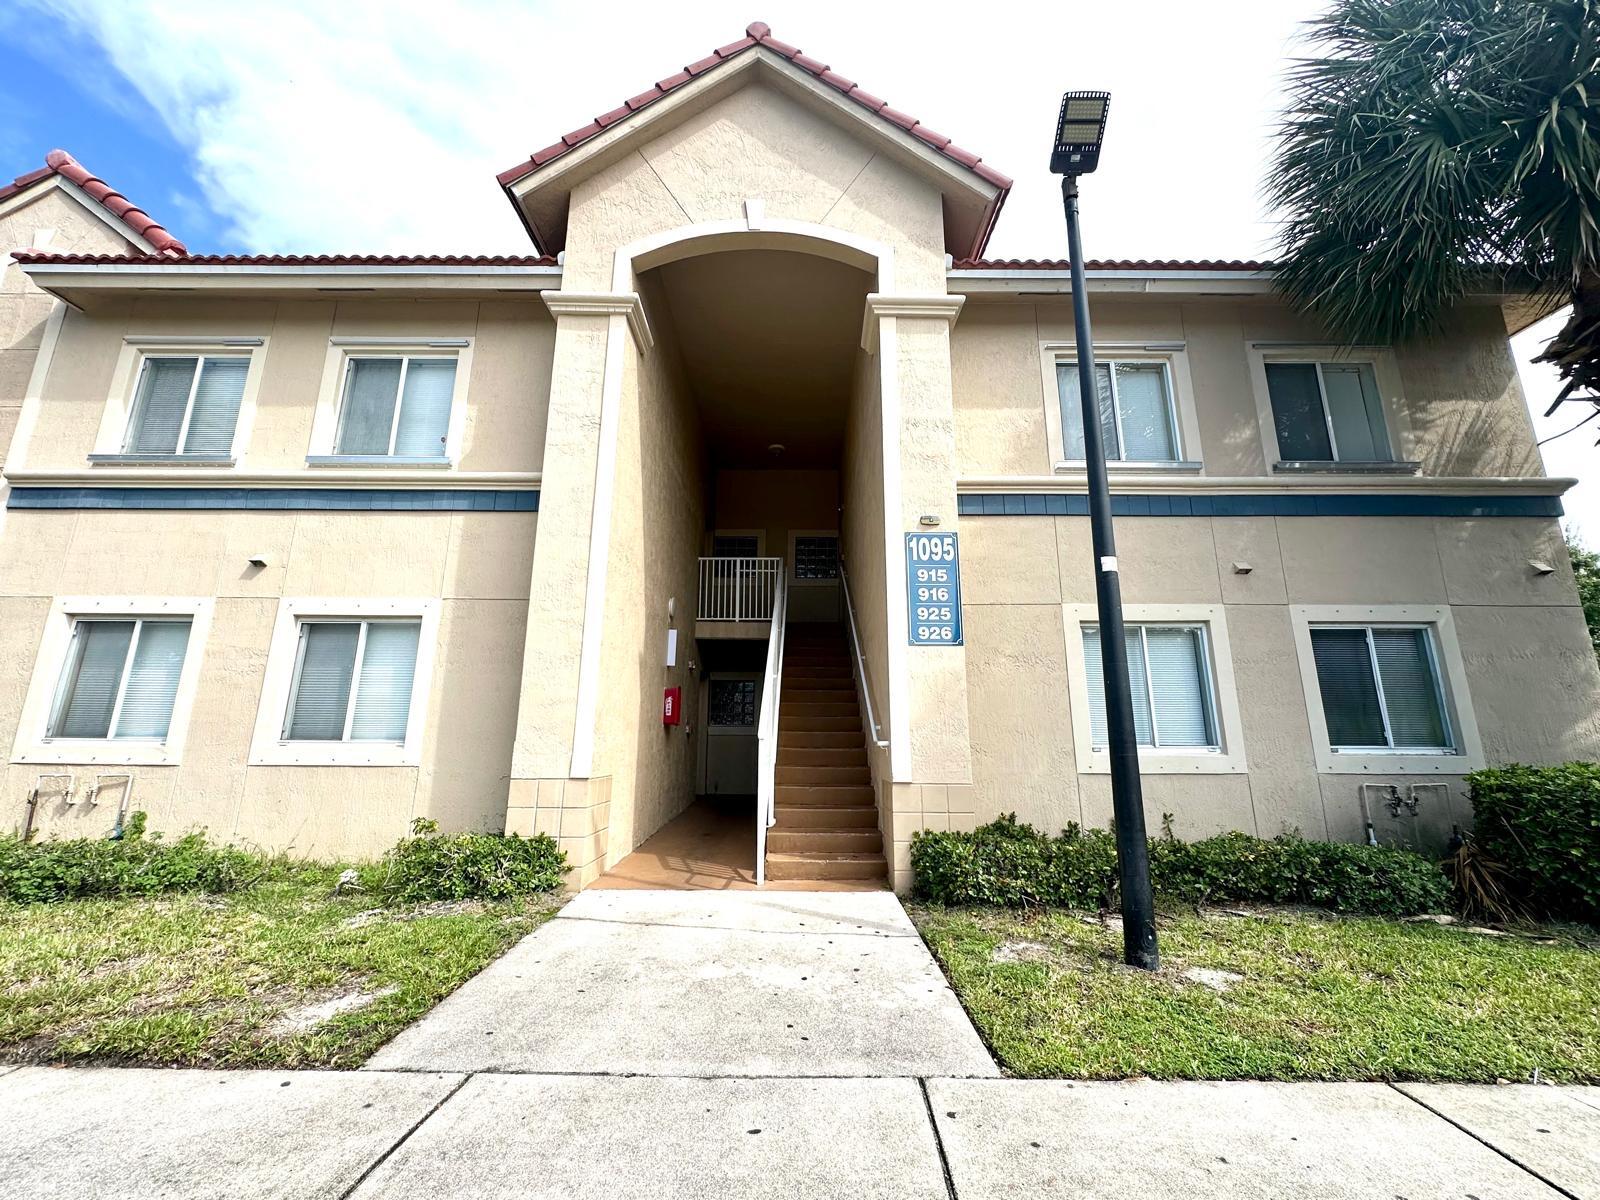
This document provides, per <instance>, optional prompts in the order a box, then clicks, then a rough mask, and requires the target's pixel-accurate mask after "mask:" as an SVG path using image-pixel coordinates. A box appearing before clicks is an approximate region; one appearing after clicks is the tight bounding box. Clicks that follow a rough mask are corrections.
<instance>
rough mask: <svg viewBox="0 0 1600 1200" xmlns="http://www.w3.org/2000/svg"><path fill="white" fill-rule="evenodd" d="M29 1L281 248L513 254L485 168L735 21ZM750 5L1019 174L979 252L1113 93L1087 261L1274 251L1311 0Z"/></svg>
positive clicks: (568, 10)
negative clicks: (1059, 132)
mask: <svg viewBox="0 0 1600 1200" xmlns="http://www.w3.org/2000/svg"><path fill="white" fill-rule="evenodd" d="M25 2H26V3H28V4H30V5H32V6H33V7H35V8H40V9H45V10H47V11H50V12H53V13H55V14H56V15H58V16H59V17H60V18H62V19H64V20H65V21H67V22H68V23H69V24H70V25H71V26H72V27H73V28H74V29H75V30H76V31H77V32H78V33H80V34H81V35H83V36H85V37H88V38H92V39H93V40H95V41H96V42H98V43H99V44H100V45H101V46H103V47H104V50H105V52H106V54H107V56H108V57H109V59H110V60H111V62H112V63H113V64H114V65H115V67H116V69H117V70H118V71H119V72H121V73H122V75H123V76H125V78H126V79H127V81H128V83H130V84H131V85H132V86H133V88H135V89H136V90H137V91H138V92H139V94H140V95H141V96H142V97H143V98H144V99H145V100H146V101H148V103H149V104H150V105H151V106H152V107H153V108H154V109H155V110H156V111H157V112H159V113H161V114H162V115H163V117H164V119H165V120H166V122H167V123H168V125H169V127H170V129H171V132H172V134H173V135H174V137H175V138H176V139H177V140H178V141H179V142H180V143H181V144H182V145H184V146H186V147H187V148H188V149H189V150H190V151H191V153H192V154H193V155H194V159H195V161H196V163H197V164H198V168H199V183H200V186H201V189H202V192H203V194H204V196H205V198H206V201H207V202H208V203H209V204H210V205H211V207H212V208H213V209H214V210H215V211H216V212H218V213H219V214H220V215H221V216H222V218H223V219H224V221H225V222H227V223H230V224H231V226H232V228H233V230H234V231H235V233H236V235H237V237H238V238H239V240H240V241H241V242H243V243H244V244H245V245H246V246H248V247H249V248H251V249H253V250H258V251H280V252H289V251H302V252H326V251H391V252H395V251H439V252H447V251H454V252H473V251H511V252H516V251H525V250H527V249H528V245H527V240H526V235H525V234H524V233H523V231H522V229H521V227H520V226H519V225H518V223H517V222H516V220H515V218H514V216H513V214H512V212H511V208H510V205H509V204H508V203H507V202H506V200H505V198H504V196H503V195H502V193H501V192H500V189H499V188H498V186H497V185H496V183H495V181H494V175H495V173H496V172H497V171H499V170H501V169H503V168H505V167H508V166H510V165H512V164H514V163H516V162H519V161H521V160H522V159H524V158H526V157H527V155H528V154H529V153H530V152H531V151H533V150H536V149H538V148H540V147H542V146H544V145H546V144H548V143H549V142H551V141H553V140H554V139H555V138H556V137H558V136H559V135H560V134H562V133H564V132H566V131H567V130H569V129H573V128H576V127H578V126H580V125H583V124H585V123H586V122H587V121H588V120H589V119H590V118H591V117H593V116H594V115H595V114H596V113H599V112H603V111H606V110H607V109H610V108H612V107H614V106H615V105H616V104H618V103H619V102H620V101H621V100H622V99H624V98H625V97H627V96H631V95H633V94H635V93H636V92H639V91H641V90H643V89H644V88H645V87H646V86H648V85H649V84H650V83H651V82H653V81H655V80H657V79H661V78H664V77H665V76H667V75H670V74H672V73H673V72H675V71H676V70H677V69H678V68H679V67H681V66H682V65H683V64H685V63H687V62H690V61H692V60H694V59H696V58H699V57H701V56H702V55H704V54H705V53H707V52H708V51H709V50H710V49H711V48H712V47H713V46H716V45H720V44H722V43H724V42H729V41H732V40H734V39H735V38H737V37H739V36H740V35H741V34H742V32H743V30H744V27H745V25H746V24H747V23H748V21H749V20H750V18H751V16H752V12H751V9H750V6H749V5H748V3H747V2H746V3H741V4H738V5H734V4H730V3H728V2H727V0H710V2H704V3H696V4H694V5H692V6H691V5H667V4H660V3H648V4H646V3H640V2H637V0H630V2H612V3H606V4H590V5H582V6H580V5H576V4H570V3H560V4H558V3H549V2H547V0H546V2H540V3H527V2H512V0H457V2H456V3H452V4H446V5H440V4H437V3H434V2H428V0H338V2H335V3H329V0H277V2H275V3H272V4H264V3H252V4H232V3H227V2H218V0H160V2H159V3H158V2H156V0H25ZM765 7H766V9H767V11H766V12H765V13H764V14H761V15H763V16H764V18H765V19H766V20H768V22H769V23H770V24H771V25H772V27H773V30H774V32H775V33H776V34H777V36H779V37H781V38H783V39H785V40H786V41H790V42H793V43H794V44H797V45H799V46H800V47H801V48H802V49H805V50H807V51H808V52H810V53H812V54H814V55H816V56H818V57H820V58H822V59H823V60H824V61H827V62H829V63H830V64H831V65H833V66H834V67H835V68H836V69H837V70H839V71H840V72H841V73H842V74H845V75H847V76H849V77H850V78H853V79H856V80H858V81H859V82H861V83H862V85H863V86H865V87H866V88H867V89H868V90H869V91H872V92H875V93H876V94H878V95H880V96H883V97H885V98H886V99H888V100H889V101H890V102H891V103H892V104H894V105H895V106H896V107H899V108H902V109H904V110H906V111H908V112H912V113H915V114H916V115H917V116H919V117H921V118H922V119H924V120H926V121H927V122H928V123H929V124H930V125H932V126H933V127H934V128H936V129H938V130H940V131H941V132H943V133H945V134H948V135H950V136H951V137H953V138H955V140H956V141H957V142H958V143H959V144H961V145H963V146H966V147H968V148H969V149H972V150H974V151H975V152H977V153H980V154H982V155H983V156H984V157H985V158H986V159H987V160H988V161H989V162H990V163H992V164H993V165H994V166H996V167H998V168H999V169H1000V170H1002V171H1006V172H1008V173H1009V174H1012V175H1013V176H1015V177H1016V180H1017V186H1016V188H1015V189H1014V191H1013V192H1012V195H1011V197H1010V199H1009V200H1008V201H1007V204H1006V210H1005V212H1004V214H1003V215H1002V217H1001V221H1000V226H999V228H998V230H997V231H996V234H995V237H994V240H993V242H992V244H991V246H990V252H991V254H993V255H996V256H1011V255H1015V256H1035V257H1059V256H1064V253H1065V248H1064V245H1063V242H1064V237H1063V234H1062V226H1061V215H1060V200H1059V195H1058V192H1057V181H1056V180H1055V178H1054V177H1053V176H1051V175H1049V174H1048V172H1047V171H1046V170H1045V165H1046V161H1047V157H1048V145H1049V138H1050V133H1051V131H1052V125H1053V119H1054V116H1055V107H1056V104H1057V102H1058V99H1059V96H1060V93H1061V91H1062V90H1064V89H1065V88H1068V87H1105V88H1108V89H1110V90H1111V92H1112V93H1113V99H1112V108H1111V118H1110V126H1109V130H1108V140H1107V146H1106V152H1105V156H1104V158H1103V160H1102V167H1101V172H1100V173H1099V174H1097V175H1096V176H1094V177H1093V178H1092V179H1090V180H1087V181H1086V182H1085V184H1084V193H1085V194H1084V213H1085V216H1084V222H1085V240H1086V249H1087V251H1088V253H1089V254H1090V255H1091V256H1092V257H1098V258H1113V257H1115V258H1123V257H1127V258H1133V257H1146V258H1157V257H1219V258H1234V257H1240V258H1246V257H1256V256H1264V255H1268V254H1270V253H1271V250H1272V240H1273V237H1272V235H1273V230H1272V226H1271V225H1270V223H1269V222H1268V221H1267V220H1266V219H1265V215H1264V213H1263V206H1262V203H1261V199H1260V190H1259V189H1260V182H1261V180H1262V178H1263V176H1264V174H1265V170H1266V165H1267V162H1268V159H1269V155H1270V141H1269V134H1270V128H1271V125H1272V123H1273V122H1274V120H1275V119H1276V114H1277V111H1278V109H1279V106H1280V91H1279V88H1280V84H1281V78H1282V72H1283V69H1284V66H1285V64H1286V58H1287V57H1288V56H1290V55H1292V54H1294V53H1297V52H1298V49H1297V47H1296V45H1295V44H1294V41H1293V39H1294V37H1295V34H1296V32H1297V27H1298V25H1299V23H1300V22H1301V21H1303V20H1305V19H1306V18H1308V17H1310V16H1311V15H1313V14H1314V13H1316V12H1317V11H1319V10H1320V8H1321V7H1322V4H1321V2H1320V0H1227V2H1220V3H1214V4H1196V3H1194V2H1193V0H1144V2H1143V3H1141V4H1139V5H1103V6H1102V5H1087V4H1083V3H1076V4H1052V5H1045V4H1041V3H1037V2H1029V3H1018V2H1016V0H991V2H990V3H987V4H984V5H982V6H974V5H972V4H970V3H961V4H949V3H934V4H924V5H920V6H917V7H915V8H914V9H913V8H908V7H907V6H904V5H868V4H862V3H860V2H859V0H849V2H840V0H819V2H808V3H797V2H796V0H784V2H783V3H773V2H771V0H769V2H768V3H767V4H766V5H765ZM97 87H99V88H100V93H101V94H108V93H112V94H114V92H115V90H116V89H115V88H114V87H106V86H105V85H104V83H103V82H102V83H100V84H97ZM179 233H180V236H181V233H182V231H181V229H180V230H179ZM1539 344H1540V340H1539V339H1538V338H1537V335H1536V334H1535V333H1534V332H1533V331H1530V333H1529V334H1525V335H1523V336H1522V337H1521V338H1519V339H1518V340H1517V342H1516V344H1515V347H1514V349H1515V352H1516V354H1517V357H1518V361H1519V366H1520V367H1521V369H1522V372H1523V379H1524V385H1525V387H1526V390H1527V391H1528V393H1529V398H1530V403H1531V406H1532V407H1533V408H1534V409H1535V411H1536V413H1537V412H1542V410H1543V408H1544V407H1545V406H1546V405H1547V404H1548V401H1549V398H1550V397H1551V396H1553V395H1554V393H1555V384H1554V378H1555V377H1554V373H1553V372H1552V371H1550V370H1549V369H1548V368H1544V367H1537V368H1535V367H1531V366H1530V365H1529V364H1528V363H1527V361H1526V360H1527V359H1528V358H1529V357H1531V355H1532V354H1533V353H1534V352H1535V351H1536V349H1537V347H1538V345H1539ZM1571 419H1576V418H1575V417H1573V418H1570V419H1568V418H1566V417H1563V420H1565V421H1566V423H1570V420H1571ZM1538 424H1539V426H1540V431H1541V436H1547V434H1548V433H1549V432H1554V431H1555V430H1556V429H1558V428H1561V427H1562V424H1561V422H1560V421H1556V420H1554V419H1552V420H1551V421H1549V422H1545V421H1544V420H1543V419H1542V418H1540V419H1538ZM1591 441H1592V439H1590V438H1588V437H1586V436H1585V435H1584V434H1582V433H1578V434H1574V435H1572V437H1570V438H1567V439H1563V440H1562V441H1560V442H1557V443H1554V444H1552V446H1550V447H1548V448H1547V449H1546V458H1547V462H1548V463H1549V465H1550V468H1551V470H1552V472H1556V473H1559V472H1563V471H1568V472H1571V473H1575V474H1576V473H1580V472H1585V471H1587V470H1588V469H1589V464H1590V463H1591V462H1593V461H1595V456H1596V455H1600V450H1597V449H1595V448H1594V447H1593V446H1592V445H1591V444H1590V442H1591ZM1585 490H1586V489H1579V490H1578V491H1577V492H1576V493H1574V495H1573V496H1572V497H1569V508H1570V509H1571V510H1572V511H1573V512H1574V513H1575V514H1576V516H1577V518H1578V520H1579V522H1580V523H1581V524H1583V525H1585V526H1586V527H1587V528H1589V529H1591V530H1593V531H1594V533H1595V536H1597V537H1600V496H1597V497H1595V498H1594V499H1592V500H1591V499H1590V498H1589V497H1588V496H1587V495H1586V494H1584V493H1585Z"/></svg>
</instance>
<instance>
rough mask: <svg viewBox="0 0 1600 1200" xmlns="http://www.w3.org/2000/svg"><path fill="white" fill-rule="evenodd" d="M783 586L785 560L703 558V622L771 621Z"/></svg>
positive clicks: (698, 615)
mask: <svg viewBox="0 0 1600 1200" xmlns="http://www.w3.org/2000/svg"><path fill="white" fill-rule="evenodd" d="M782 582H783V559H781V558H702V559H701V560H700V607H699V611H698V612H697V614H696V615H697V617H698V619H699V620H702V621H770V620H772V610H773V607H774V606H775V605H776V604H777V601H778V593H779V588H780V585H781V584H782Z"/></svg>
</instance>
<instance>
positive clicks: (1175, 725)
mask: <svg viewBox="0 0 1600 1200" xmlns="http://www.w3.org/2000/svg"><path fill="white" fill-rule="evenodd" d="M1125 633H1126V637H1127V641H1128V683H1129V685H1130V687H1131V688H1132V693H1133V728H1134V736H1135V738H1136V739H1137V740H1138V744H1139V745H1141V746H1146V747H1150V748H1152V749H1157V748H1164V749H1219V748H1220V746H1221V740H1220V738H1219V737H1218V733H1217V722H1216V715H1215V707H1214V704H1213V701H1212V696H1211V685H1210V680H1209V677H1208V676H1207V674H1206V668H1205V659H1204V655H1205V639H1204V636H1203V635H1202V633H1201V631H1200V629H1199V628H1198V627H1196V626H1192V625H1182V626H1161V625H1130V626H1127V627H1126V630H1125ZM1083 658H1084V669H1085V671H1086V672H1087V678H1086V682H1087V684H1088V693H1089V737H1090V741H1091V742H1092V743H1093V744H1094V745H1095V746H1096V747H1103V746H1105V745H1107V744H1109V742H1110V740H1111V739H1110V735H1109V727H1108V724H1107V721H1106V698H1105V674H1104V671H1105V668H1104V666H1103V665H1102V663H1101V657H1100V630H1099V628H1098V627H1097V626H1093V625H1085V626H1084V627H1083ZM1152 699H1153V700H1154V709H1153V710H1152V708H1151V703H1152Z"/></svg>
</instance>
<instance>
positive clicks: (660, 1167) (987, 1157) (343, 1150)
mask: <svg viewBox="0 0 1600 1200" xmlns="http://www.w3.org/2000/svg"><path fill="white" fill-rule="evenodd" d="M0 1129H4V1130H5V1131H6V1134H5V1136H4V1137H3V1138H0V1196H4V1197H5V1198H6V1200H24V1198H31V1197H52V1198H54V1197H62V1196H94V1197H107V1198H110V1197H138V1198H140V1200H143V1198H145V1197H184V1198H186V1200H188V1198H204V1197H217V1198H218V1200H223V1198H227V1200H253V1198H256V1197H296V1198H301V1197H325V1198H328V1200H343V1198H345V1197H355V1198H357V1200H375V1198H378V1197H410V1196H429V1197H473V1198H475V1200H476V1198H482V1197H502V1196H503V1197H513V1196H515V1197H535V1198H537V1197H551V1198H555V1197H562V1198H566V1197H571V1196H586V1195H592V1196H605V1197H640V1198H649V1200H669V1198H680V1197H681V1198H684V1200H704V1198H705V1197H707V1196H716V1197H719V1198H722V1197H727V1198H738V1197H780V1198H781V1197H793V1198H795V1200H801V1198H804V1200H821V1198H826V1197H841V1198H843V1197H848V1198H850V1200H880V1198H881V1200H889V1198H895V1200H899V1198H902V1197H905V1198H919V1200H921V1198H926V1200H951V1198H952V1197H959V1198H961V1200H987V1198H989V1197H996V1198H997V1197H1002V1196H1005V1197H1011V1196H1062V1197H1093V1198H1095V1200H1117V1198H1120V1197H1128V1198H1130V1200H1192V1198H1193V1197H1196V1196H1228V1197H1236V1196H1243V1197H1263V1198H1266V1197H1307V1198H1309V1197H1382V1198H1386V1200H1387V1198H1390V1197H1396V1196H1401V1197H1405V1198H1406V1200H1446V1198H1460V1197H1468V1196H1470V1197H1477V1198H1478V1200H1491V1198H1494V1200H1518V1198H1524V1197H1526V1198H1528V1200H1535V1198H1538V1200H1553V1198H1556V1197H1563V1196H1565V1197H1568V1198H1569V1200H1570V1198H1571V1197H1592V1198H1593V1200H1600V1089H1587V1088H1552V1087H1499V1088H1481V1087H1458V1086H1417V1085H1404V1086H1388V1085H1384V1084H1270V1083H1153V1082H1128V1083H1068V1082H1055V1081H1025V1080H1015V1079H1004V1078H1000V1077H999V1072H998V1071H997V1070H996V1068H995V1065H994V1063H993V1061H992V1060H991V1059H990V1058H989V1056H988V1054H987V1053H986V1052H985V1050H984V1048H983V1046H982V1044H981V1042H980V1041H979V1039H978V1036H977V1034H976V1033H975V1032H974V1030H973V1028H972V1026H971V1025H970V1023H969V1022H968V1021H967V1019H966V1016H965V1014H964V1013H963V1012H962V1010H961V1008H960V1006H959V1004H958V1003H957V1002H956V999H955V997H954V995H953V994H952V993H951V992H950V990H949V988H948V986H947V985H946V984H945V981H944V979H943V976H942V975H941V974H940V973H939V971H938V969H937V967H936V966H935V965H934V963H933V961H932V959H931V958H930V957H929V955H928V952H927V950H926V949H925V948H924V947H923V945H922V942H921V940H920V939H919V938H918V937H917V936H916V933H915V931H914V929H913V928H912V926H911V924H910V922H909V921H908V920H907V918H906V915H905V912H904V910H903V909H901V907H900V905H899V902H898V901H897V900H895V898H894V897H893V896H892V895H890V894H888V893H882V892H879V893H828V894H817V893H809V894H807V893H787V894H773V893H757V892H744V893H692V892H679V893H659V892H600V893H588V894H585V895H583V896H580V897H578V899H576V900H575V901H573V902H572V903H571V904H569V905H568V906H567V908H566V909H565V910H563V911H562V913H561V914H560V916H558V917H557V918H556V919H554V920H552V921H550V922H549V923H547V924H546V925H545V926H544V927H542V928H541V929H540V930H539V931H538V932H536V933H535V934H533V935H532V936H530V937H528V938H526V939H524V940H523V941H522V942H521V943H520V944H519V945H518V946H517V947H516V948H515V949H513V950H512V951H511V952H510V953H509V954H507V955H506V956H505V957H504V958H503V959H501V960H500V961H499V962H497V963H495V964H494V965H492V966H491V967H489V968H488V969H487V970H485V971H484V972H483V973H482V974H481V975H479V976H478V977H477V978H476V979H474V980H473V981H471V982H470V983H468V984H467V985H466V986H464V987H463V988H461V989H460V990H459V991H458V992H457V993H456V994H455V995H454V996H452V997H451V998H450V999H449V1000H447V1001H446V1002H445V1003H444V1004H442V1005H440V1006H439V1008H437V1009H435V1010H434V1012H433V1013H432V1014H430V1015H429V1016H428V1017H426V1018H425V1019H424V1020H422V1021H421V1022H419V1023H418V1024H417V1025H415V1026H413V1027H412V1028H411V1029H409V1030H407V1031H406V1032H405V1033H403V1034H401V1035H400V1037H398V1038H396V1039H395V1041H394V1042H392V1043H391V1044H390V1045H389V1046H388V1047H386V1048H385V1049H384V1050H383V1051H382V1052H380V1053H379V1054H378V1055H377V1056H376V1057H375V1058H374V1059H373V1060H372V1062H371V1063H370V1064H369V1065H368V1069H366V1070H363V1071H351V1072H325V1071H306V1072H276V1071H261V1072H239V1071H150V1070H131V1069H130V1070H115V1069H55V1068H47V1067H8V1066H5V1065H0Z"/></svg>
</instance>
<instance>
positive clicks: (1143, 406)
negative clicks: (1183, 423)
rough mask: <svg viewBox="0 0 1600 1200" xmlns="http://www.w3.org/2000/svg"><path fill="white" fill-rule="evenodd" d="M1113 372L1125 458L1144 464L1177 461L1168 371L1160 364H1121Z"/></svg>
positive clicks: (1123, 455) (1116, 365) (1115, 366)
mask: <svg viewBox="0 0 1600 1200" xmlns="http://www.w3.org/2000/svg"><path fill="white" fill-rule="evenodd" d="M1113 369H1114V371H1115V373H1116V380H1117V408H1118V410H1119V412H1120V413H1121V416H1122V457H1123V458H1124V459H1128V460H1136V461H1142V462H1171V461H1173V460H1174V459H1176V458H1177V457H1178V450H1177V447H1176V446H1175V445H1173V440H1172V406H1171V404H1170V402H1169V400H1168V397H1167V371H1166V368H1165V367H1163V366H1162V365H1161V364H1160V363H1128V362H1119V363H1116V364H1114V367H1113Z"/></svg>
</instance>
